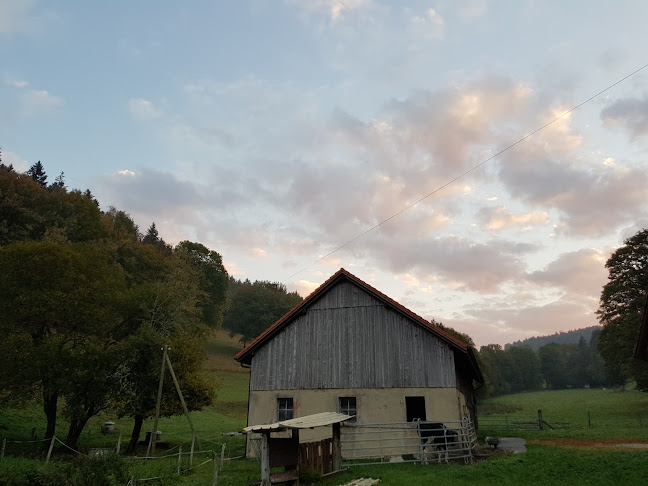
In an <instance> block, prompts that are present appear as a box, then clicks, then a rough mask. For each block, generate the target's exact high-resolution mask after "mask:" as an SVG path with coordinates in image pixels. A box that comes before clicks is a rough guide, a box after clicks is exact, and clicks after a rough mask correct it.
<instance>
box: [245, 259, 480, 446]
mask: <svg viewBox="0 0 648 486" xmlns="http://www.w3.org/2000/svg"><path fill="white" fill-rule="evenodd" d="M236 360H237V361H239V362H240V363H241V364H242V365H243V366H249V367H250V389H249V402H248V426H253V425H259V424H270V423H273V422H278V421H283V420H289V419H292V418H298V417H303V416H306V415H310V414H316V413H320V412H340V413H344V414H348V415H353V416H354V417H355V418H354V420H355V423H356V424H377V423H394V422H413V421H415V420H422V421H426V420H428V421H429V420H435V421H441V422H445V421H454V422H456V421H461V420H465V419H469V420H471V421H472V422H473V424H476V402H475V392H474V385H475V384H478V383H482V382H483V377H482V374H481V372H480V370H479V366H478V364H477V361H476V359H475V355H474V354H473V351H472V349H471V348H470V347H469V346H467V345H466V344H465V343H463V342H462V341H460V340H459V339H457V338H455V337H454V336H452V335H451V334H449V333H447V332H446V331H445V330H443V329H441V328H440V327H438V326H436V325H434V324H432V323H430V322H428V321H426V320H425V319H423V318H422V317H420V316H418V315H416V314H415V313H413V312H412V311H410V310H408V309H406V308H405V307H404V306H402V305H400V304H399V303H398V302H396V301H395V300H393V299H391V298H389V297H388V296H386V295H385V294H383V293H382V292H380V291H378V290H377V289H375V288H373V287H372V286H371V285H369V284H367V283H366V282H364V281H362V280H361V279H359V278H358V277H356V276H355V275H353V274H351V273H350V272H348V271H346V270H345V269H343V268H342V269H340V270H339V271H338V272H336V273H335V274H334V275H333V276H331V277H330V278H329V279H328V280H327V281H325V282H324V283H323V284H322V285H321V286H320V287H319V288H318V289H317V290H315V291H314V292H313V293H312V294H310V295H309V296H308V297H307V298H306V299H304V300H303V301H302V302H301V303H300V304H299V305H297V306H296V307H294V308H293V309H292V310H291V311H289V312H288V313H287V314H286V315H284V316H283V317H282V318H281V319H279V320H278V321H277V322H275V323H274V324H273V325H272V326H270V327H269V328H268V329H267V330H266V331H265V332H263V333H262V334H261V335H260V336H258V337H257V338H256V339H255V340H254V341H252V342H251V343H250V344H249V345H248V346H247V347H245V348H244V349H243V350H242V351H241V352H239V353H238V354H237V355H236ZM307 432H308V431H307ZM311 432H312V433H313V434H315V432H313V431H311ZM316 438H317V437H315V436H313V437H309V436H308V434H302V435H301V436H300V440H302V441H307V440H312V439H316Z"/></svg>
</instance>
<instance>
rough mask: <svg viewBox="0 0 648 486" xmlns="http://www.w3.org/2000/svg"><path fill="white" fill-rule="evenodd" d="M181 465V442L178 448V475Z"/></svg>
mask: <svg viewBox="0 0 648 486" xmlns="http://www.w3.org/2000/svg"><path fill="white" fill-rule="evenodd" d="M181 465H182V444H180V449H178V476H180V466H181Z"/></svg>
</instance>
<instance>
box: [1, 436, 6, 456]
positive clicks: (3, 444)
mask: <svg viewBox="0 0 648 486" xmlns="http://www.w3.org/2000/svg"><path fill="white" fill-rule="evenodd" d="M5 447H7V439H2V450H1V451H0V459H2V458H4V451H5Z"/></svg>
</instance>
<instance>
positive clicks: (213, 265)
mask: <svg viewBox="0 0 648 486" xmlns="http://www.w3.org/2000/svg"><path fill="white" fill-rule="evenodd" d="M174 253H175V255H177V256H178V257H179V258H180V259H182V260H183V261H184V262H185V263H187V264H188V265H189V266H190V267H191V268H193V269H194V270H195V271H196V273H197V276H198V288H199V289H200V291H201V294H200V295H199V296H198V308H199V309H200V311H201V314H202V321H203V322H204V323H205V324H207V325H208V326H210V327H212V328H217V327H220V326H221V324H222V323H223V312H224V311H225V303H226V301H227V287H228V284H229V279H228V275H227V270H226V269H225V266H224V265H223V258H222V257H221V256H220V254H218V253H217V252H215V251H212V250H210V249H209V248H207V247H206V246H204V245H201V244H200V243H193V242H191V241H181V242H180V243H178V245H177V246H176V247H175V250H174Z"/></svg>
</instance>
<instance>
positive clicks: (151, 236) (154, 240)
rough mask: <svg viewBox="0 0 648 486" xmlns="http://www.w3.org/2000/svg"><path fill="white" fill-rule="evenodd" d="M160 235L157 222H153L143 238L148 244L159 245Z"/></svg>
mask: <svg viewBox="0 0 648 486" xmlns="http://www.w3.org/2000/svg"><path fill="white" fill-rule="evenodd" d="M160 241H161V240H160V235H159V234H158V230H157V228H156V227H155V223H151V226H149V229H148V230H146V234H145V235H144V238H143V239H142V242H143V243H146V244H147V245H154V246H155V245H159V244H160Z"/></svg>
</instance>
